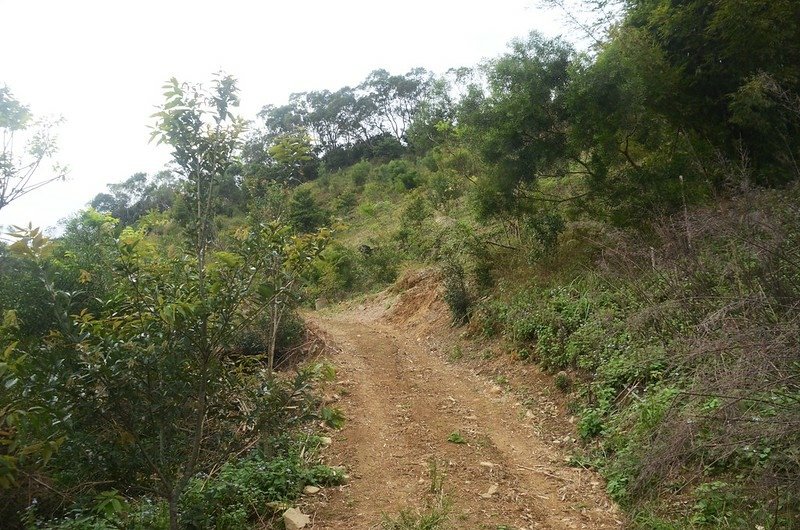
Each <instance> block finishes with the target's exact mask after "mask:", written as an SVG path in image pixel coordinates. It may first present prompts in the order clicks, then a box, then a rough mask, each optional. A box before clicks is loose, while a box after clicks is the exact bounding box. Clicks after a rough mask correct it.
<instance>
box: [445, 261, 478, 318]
mask: <svg viewBox="0 0 800 530" xmlns="http://www.w3.org/2000/svg"><path fill="white" fill-rule="evenodd" d="M442 275H443V277H444V300H445V302H447V306H448V307H449V308H450V313H451V314H452V316H453V325H455V326H462V325H464V324H466V323H467V322H469V313H470V306H471V300H470V296H469V292H468V291H467V286H466V284H465V283H464V268H463V267H462V266H461V264H460V263H458V262H457V261H454V260H450V261H447V262H445V264H444V265H443V266H442Z"/></svg>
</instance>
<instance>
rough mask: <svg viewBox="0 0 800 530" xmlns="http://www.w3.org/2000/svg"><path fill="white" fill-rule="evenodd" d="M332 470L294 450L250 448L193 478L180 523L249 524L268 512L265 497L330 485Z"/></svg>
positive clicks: (289, 496) (290, 497) (334, 478)
mask: <svg viewBox="0 0 800 530" xmlns="http://www.w3.org/2000/svg"><path fill="white" fill-rule="evenodd" d="M341 480H342V475H341V474H340V473H338V472H337V471H335V470H333V469H331V468H329V467H327V466H323V465H313V466H309V465H308V463H307V462H305V461H304V460H303V459H302V458H301V457H300V456H299V455H298V454H295V453H291V454H289V455H287V456H284V457H280V458H274V459H270V460H268V459H265V458H263V457H262V456H260V455H258V454H257V453H256V454H252V455H250V456H248V457H246V458H243V459H241V460H236V461H233V462H229V463H227V464H225V465H223V466H222V467H221V468H220V470H219V472H218V473H216V474H215V475H213V476H210V477H208V476H203V475H199V476H197V477H195V478H193V479H192V480H191V481H190V482H189V485H188V486H187V488H186V491H185V493H184V494H183V496H182V497H181V512H182V520H181V522H182V525H183V526H184V527H185V528H190V529H191V528H198V529H199V528H218V529H226V530H227V529H231V530H236V529H241V530H245V529H249V528H253V526H254V524H256V522H257V521H258V520H259V519H263V518H268V517H270V516H271V515H272V513H273V511H274V508H271V507H270V503H281V502H291V501H294V500H295V499H297V498H298V497H299V496H300V494H301V493H302V491H303V487H304V486H306V485H315V486H335V485H337V484H339V483H340V482H341Z"/></svg>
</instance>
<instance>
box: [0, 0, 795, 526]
mask: <svg viewBox="0 0 800 530" xmlns="http://www.w3.org/2000/svg"><path fill="white" fill-rule="evenodd" d="M550 3H551V4H554V5H556V6H562V7H563V6H564V3H563V2H550ZM582 4H583V7H584V8H586V9H588V10H589V12H590V13H592V14H594V16H595V17H596V19H595V20H596V21H597V24H596V25H583V26H582V28H583V30H586V31H587V32H588V33H589V34H590V40H591V41H592V42H594V44H593V45H592V47H591V48H590V49H589V51H578V50H576V49H575V48H574V47H573V46H571V45H570V44H568V43H567V42H566V41H564V40H561V39H554V40H548V39H545V38H543V37H542V36H540V35H538V34H536V33H532V34H531V35H530V36H529V37H528V38H527V39H523V40H518V41H514V42H513V43H511V45H510V47H509V50H508V52H507V53H505V54H504V55H502V56H500V57H497V58H494V59H491V60H488V61H486V62H485V63H484V64H481V65H479V66H476V67H474V68H455V69H453V70H450V71H449V72H447V73H445V74H443V75H434V74H433V73H431V72H427V71H425V70H423V69H414V70H412V71H410V72H408V73H406V74H403V75H398V74H392V73H389V72H387V71H385V70H377V71H375V72H372V73H371V74H370V75H369V76H367V78H366V79H364V80H363V82H362V83H360V84H359V85H357V86H355V87H343V88H341V89H339V90H336V91H329V90H319V91H309V92H305V93H300V94H294V95H292V96H291V98H290V99H289V101H288V102H286V103H285V104H283V105H267V106H265V107H264V108H263V110H262V111H261V113H260V114H259V117H258V119H257V120H256V122H255V123H250V124H246V123H245V122H243V121H242V120H240V119H238V118H236V117H235V116H234V115H233V110H234V109H235V104H236V103H237V101H238V93H237V91H236V85H235V81H234V80H233V79H232V78H229V77H225V76H221V77H219V78H217V79H216V80H215V81H214V83H213V88H212V89H211V90H205V89H203V88H202V87H198V86H195V85H187V84H182V83H179V82H177V81H172V82H170V83H169V84H168V85H167V86H166V87H165V98H166V102H165V104H164V106H163V109H162V110H161V112H160V113H159V114H158V115H157V117H156V123H155V125H154V129H153V131H154V139H155V140H156V141H162V142H165V143H167V144H168V145H169V146H171V147H172V148H173V150H174V165H173V166H172V167H171V168H170V169H169V170H168V171H165V172H163V173H160V174H158V175H154V176H148V175H144V174H137V175H134V176H132V177H131V178H130V179H128V180H127V181H125V182H123V183H120V184H113V185H110V186H109V187H108V191H107V192H106V193H103V194H100V195H98V196H97V197H96V198H95V199H94V201H92V204H91V208H89V209H87V210H84V211H82V212H79V213H77V214H76V215H75V216H74V217H73V218H71V219H70V220H68V221H67V223H66V225H65V227H64V234H63V236H61V237H59V238H57V239H56V240H48V239H47V238H45V237H44V236H43V235H42V234H41V233H40V232H39V231H38V230H37V229H35V228H19V229H17V230H16V231H15V233H14V237H15V238H16V242H14V243H11V244H8V245H5V246H3V247H2V248H1V249H0V253H1V254H0V255H1V256H2V261H0V268H2V275H0V282H1V284H0V306H1V307H2V308H3V309H4V311H5V312H4V318H3V325H2V328H0V340H2V345H3V348H2V351H3V352H4V353H3V359H2V362H0V383H1V384H2V388H3V389H4V390H3V393H2V394H0V396H1V397H0V412H1V413H2V415H1V416H0V487H2V488H3V490H2V496H3V499H4V500H8V502H5V503H3V508H2V512H1V513H0V520H4V521H12V523H11V524H12V525H13V526H17V527H43V528H248V527H253V526H258V525H261V526H265V525H268V524H270V520H271V517H272V515H273V513H278V512H279V510H280V508H281V507H284V505H283V504H281V503H285V502H289V501H291V500H293V499H295V498H297V496H298V495H299V494H300V492H301V491H302V488H303V486H304V485H306V484H319V485H328V484H334V483H336V482H337V481H338V480H341V478H340V477H338V475H337V471H336V470H331V469H329V468H325V467H324V466H322V467H321V466H320V465H319V464H320V460H319V455H318V451H317V450H318V448H319V444H318V443H317V442H316V441H315V440H318V438H317V437H316V436H315V433H314V428H315V426H317V425H319V423H318V421H317V422H312V420H324V419H326V418H328V419H330V418H335V419H337V422H338V420H340V419H341V418H338V417H337V415H336V413H335V411H331V410H329V409H325V408H323V407H322V405H321V404H320V402H319V400H318V398H317V397H316V395H317V394H316V393H315V392H314V389H315V387H316V386H317V385H318V382H319V381H320V380H321V379H324V377H325V376H330V369H328V368H326V367H324V366H319V365H306V364H303V363H300V365H299V366H297V367H296V368H297V369H296V370H294V369H292V370H290V369H288V368H287V367H288V366H289V365H291V364H292V363H291V362H290V361H291V359H293V358H294V357H296V356H293V354H294V353H295V352H296V351H297V347H298V346H299V345H301V344H302V343H303V342H304V340H303V336H304V329H303V324H302V322H301V321H300V320H299V318H298V317H297V316H296V311H295V309H296V308H297V307H298V306H299V305H302V304H307V305H309V306H310V305H312V304H313V302H314V301H315V300H325V301H339V300H345V299H348V298H351V297H354V296H358V295H361V294H363V293H368V292H374V291H377V290H380V289H382V288H385V287H386V286H388V285H390V284H391V283H392V282H393V281H394V280H395V279H396V278H397V277H398V275H399V273H400V272H401V271H402V270H403V269H405V268H410V267H416V266H421V265H425V266H430V265H435V266H436V267H438V268H439V269H440V271H441V278H442V289H443V297H444V300H445V301H446V302H447V304H448V306H449V307H450V309H451V310H452V317H453V318H452V325H454V326H463V327H464V330H465V332H466V333H467V335H468V336H470V337H473V338H476V339H478V338H480V339H484V338H485V339H493V340H500V341H503V343H504V344H505V345H507V349H508V351H509V352H512V353H513V355H514V356H515V357H516V358H517V359H519V360H523V361H525V362H531V363H537V364H539V365H540V366H541V367H542V368H543V369H544V370H545V371H548V372H550V373H552V374H553V375H554V385H555V386H556V387H557V388H558V389H559V390H561V391H563V392H565V393H567V394H568V395H569V398H570V400H571V405H570V406H571V408H572V410H573V412H574V413H575V414H576V416H577V417H578V418H579V420H578V422H577V426H576V428H577V434H578V435H579V437H580V439H581V440H582V444H581V448H580V450H579V451H578V452H576V453H575V454H574V455H573V457H572V460H573V463H574V465H579V466H584V467H588V468H593V469H597V470H599V471H600V473H602V474H603V475H604V476H605V478H606V479H607V488H608V492H609V494H610V495H611V496H612V497H613V498H614V499H615V500H616V501H618V502H619V504H620V505H621V506H622V507H623V508H624V509H625V510H626V511H628V512H629V514H630V519H631V521H633V524H634V525H635V526H638V527H640V528H704V527H706V528H795V527H799V526H800V496H798V492H799V491H800V482H798V480H799V479H798V477H800V354H799V352H798V344H800V327H799V326H800V324H798V322H800V320H798V316H799V315H798V311H800V305H799V302H800V252H799V251H798V249H800V210H799V209H798V204H800V188H798V184H797V181H798V179H799V178H800V164H799V163H798V160H800V44H798V43H800V26H798V24H797V21H798V20H800V4H798V3H797V2H793V1H790V0H778V1H773V2H761V1H757V0H720V1H716V2H708V1H701V0H694V1H689V0H687V1H682V2H671V3H664V2H653V1H639V0H626V1H622V2H617V3H614V5H613V7H614V9H613V10H611V11H609V12H605V11H603V9H609V6H610V4H609V3H608V2H598V3H596V4H595V3H592V2H583V3H582ZM3 94H6V93H5V92H3ZM4 97H7V96H4ZM8 97H10V96H8ZM7 107H8V108H11V107H10V106H7ZM5 108H6V107H3V109H5ZM3 111H4V112H5V110H3ZM4 119H5V118H4ZM6 123H11V122H10V121H9V120H6V121H4V122H3V123H2V125H3V126H4V127H5V126H6ZM9 174H10V175H14V174H15V173H9ZM4 178H9V177H4ZM1 207H2V204H0V208H1ZM459 357H460V354H459ZM337 422H334V423H337ZM455 434H458V433H454V435H455ZM459 437H460V435H459ZM432 473H433V472H432ZM432 480H434V482H436V478H435V476H434V478H432ZM440 482H441V481H440ZM445 501H446V496H444V494H443V493H442V487H441V483H440V484H439V486H436V491H433V490H432V492H431V506H429V507H428V508H429V509H428V510H427V511H422V512H420V513H416V512H413V511H405V512H403V513H401V514H399V515H397V516H396V517H394V516H391V515H387V517H386V520H385V521H384V527H385V528H437V527H440V526H441V525H442V524H444V522H445V520H446V518H447V509H446V508H447V505H446V504H447V503H446V502H445ZM271 510H272V511H271Z"/></svg>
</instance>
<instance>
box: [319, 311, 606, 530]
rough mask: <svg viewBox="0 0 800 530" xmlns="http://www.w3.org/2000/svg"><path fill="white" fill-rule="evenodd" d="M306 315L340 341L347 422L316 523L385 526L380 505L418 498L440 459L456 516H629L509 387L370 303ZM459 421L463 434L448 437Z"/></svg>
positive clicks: (496, 520)
mask: <svg viewBox="0 0 800 530" xmlns="http://www.w3.org/2000/svg"><path fill="white" fill-rule="evenodd" d="M309 318H310V320H311V321H312V323H313V324H315V325H316V326H317V327H318V328H319V329H320V330H321V331H322V332H323V333H324V334H325V335H327V337H328V340H329V341H331V342H332V343H333V344H334V345H335V346H336V348H337V349H338V352H337V353H336V354H334V355H333V356H332V357H331V360H332V361H333V363H334V364H335V365H336V366H337V370H338V375H337V379H338V380H339V383H338V386H337V389H336V391H337V392H338V393H339V394H340V399H339V400H338V403H337V406H338V407H340V408H341V409H342V410H343V412H344V413H345V415H346V417H347V423H346V425H345V427H344V428H343V429H342V430H341V431H339V432H337V433H334V434H333V435H332V438H333V444H332V446H331V447H330V449H329V450H328V457H329V458H328V459H329V461H331V463H332V464H339V463H341V464H345V465H346V466H347V468H348V470H349V473H350V476H351V480H350V481H349V483H348V484H347V485H345V486H343V487H341V488H338V489H329V490H325V491H324V496H323V497H318V498H317V499H316V500H314V501H312V505H311V506H309V507H308V509H311V510H313V511H314V512H315V513H314V525H313V528H314V529H318V530H321V529H331V530H334V529H335V530H346V529H365V530H366V529H370V528H380V522H381V515H382V514H383V513H387V514H393V515H394V514H396V513H397V512H398V511H399V510H400V509H402V508H408V507H411V508H414V509H415V508H419V507H422V506H423V505H424V503H425V501H426V499H428V500H430V497H431V495H430V487H431V479H430V471H429V467H430V463H431V462H432V461H436V462H437V465H438V467H439V468H440V469H441V470H442V471H443V473H444V475H445V479H444V491H445V493H446V494H447V497H448V498H449V499H450V500H451V502H452V507H451V510H450V521H451V526H450V528H456V529H470V530H471V529H493V530H497V529H512V528H513V529H515V530H522V529H530V528H554V529H560V528H619V527H621V526H622V524H621V522H620V519H621V517H620V515H619V512H618V511H617V509H616V507H615V506H614V505H613V504H612V503H610V502H609V501H608V499H607V498H606V497H605V495H604V494H603V484H602V482H601V480H600V479H599V478H598V477H597V476H596V475H595V474H593V473H590V472H588V471H585V470H582V469H575V468H570V467H567V466H565V465H564V457H565V455H564V454H562V453H561V452H560V451H558V450H557V448H554V447H552V446H551V445H550V444H547V443H546V442H545V441H543V439H542V438H541V436H540V435H537V434H536V431H537V429H535V428H534V427H535V423H536V421H535V418H532V417H531V414H528V415H527V417H526V411H525V409H524V408H522V407H521V406H520V404H519V403H515V402H514V398H513V396H511V395H507V394H505V393H504V392H501V391H499V389H498V387H496V386H493V385H492V384H491V382H489V381H486V380H485V379H484V378H482V377H481V376H477V375H475V374H474V373H473V372H472V371H471V370H470V369H469V368H467V367H466V366H461V365H453V364H449V363H447V362H446V361H445V360H443V359H442V358H440V357H439V356H438V355H437V354H435V353H433V352H432V351H431V348H430V345H429V344H426V343H424V342H423V341H420V340H419V339H415V337H414V336H413V334H411V333H408V332H403V331H401V330H399V329H397V327H396V326H392V325H390V324H388V323H386V322H381V321H378V319H377V318H376V316H375V313H374V312H369V311H364V310H363V308H362V310H361V311H358V310H351V311H349V312H345V313H332V314H327V315H321V314H319V313H315V314H313V315H311V316H310V317H309ZM454 432H458V433H460V434H461V436H462V437H463V438H464V440H466V443H461V444H457V443H452V442H450V441H448V437H449V436H450V435H451V434H452V433H454ZM309 501H311V499H309Z"/></svg>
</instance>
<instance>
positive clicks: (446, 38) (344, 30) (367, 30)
mask: <svg viewBox="0 0 800 530" xmlns="http://www.w3.org/2000/svg"><path fill="white" fill-rule="evenodd" d="M533 4H534V0H496V1H494V2H487V1H485V0H483V1H479V0H402V1H400V0H394V1H385V0H384V1H382V0H336V1H331V0H327V1H326V0H305V1H298V0H295V1H284V2H273V1H269V0H261V1H257V0H250V1H247V0H216V1H210V0H137V1H133V2H122V1H113V0H69V1H64V0H0V14H2V17H3V20H4V24H3V31H2V32H1V33H0V85H2V84H6V85H8V87H9V88H10V89H11V90H12V92H13V93H14V95H15V96H16V98H17V99H19V100H20V101H22V102H23V103H26V104H28V105H29V106H30V107H31V109H32V111H33V112H34V113H35V114H37V115H48V114H49V115H60V116H63V117H64V118H65V120H66V122H65V124H64V125H63V126H62V127H61V128H60V132H59V154H58V157H57V158H58V161H59V162H61V163H63V164H66V165H67V166H69V168H70V171H69V178H68V181H67V182H66V183H60V182H59V183H55V184H52V185H50V186H49V187H47V188H44V189H42V190H39V191H37V192H35V193H34V194H31V195H29V196H28V197H26V198H23V199H20V201H19V202H18V203H16V204H12V205H11V206H8V207H7V208H5V209H3V210H2V211H0V225H9V224H27V223H28V222H33V224H34V225H39V226H52V225H55V224H56V223H57V222H58V220H59V219H61V218H64V217H65V216H67V215H69V214H70V213H72V212H74V211H76V210H78V209H79V208H81V207H82V206H83V205H85V204H86V203H87V202H88V201H89V200H90V199H91V198H92V197H93V196H94V195H95V194H97V193H98V192H100V191H102V190H103V189H104V188H105V185H106V184H107V183H109V182H117V181H120V180H124V179H125V178H127V177H128V176H130V175H132V174H133V173H135V172H138V171H146V172H148V173H152V172H155V171H158V170H159V169H161V168H162V167H163V166H164V164H165V163H166V162H167V161H168V153H167V151H166V149H164V148H163V147H162V148H156V147H155V146H154V145H151V144H148V134H149V133H148V128H147V127H148V125H149V124H150V123H151V121H152V119H151V118H150V115H151V114H152V113H153V112H154V109H155V106H156V105H158V104H159V103H160V102H161V100H162V97H161V85H162V84H163V82H164V81H165V80H167V79H168V78H170V77H171V76H176V77H177V78H178V79H180V80H182V81H184V80H185V81H196V82H207V81H209V80H210V79H211V74H212V73H213V72H216V71H219V70H224V71H225V72H227V73H229V74H231V75H234V76H235V77H237V78H238V80H239V86H240V88H241V97H242V107H241V113H242V115H243V116H245V117H246V118H253V117H254V116H255V113H256V112H257V111H258V110H259V109H260V108H261V107H262V106H263V105H265V104H267V103H276V104H279V103H283V102H285V101H286V99H287V97H288V96H289V94H290V93H292V92H300V91H305V90H314V89H323V88H327V89H337V88H339V87H342V86H344V85H354V84H357V83H358V82H359V81H361V80H362V79H363V78H364V77H365V76H366V75H367V74H368V73H369V72H370V71H372V70H374V69H376V68H386V69H387V70H389V71H390V72H393V73H404V72H406V71H408V70H409V69H410V68H412V67H415V66H422V67H425V68H427V69H429V70H433V71H435V72H438V73H441V72H444V71H445V70H447V69H448V68H450V67H456V66H471V65H474V64H476V63H477V62H478V61H480V60H481V59H482V58H486V57H493V56H496V55H498V54H499V53H502V52H503V51H504V50H505V47H506V44H507V43H508V41H510V40H511V39H512V38H514V37H520V36H525V35H527V33H528V32H529V31H530V30H532V29H536V30H539V31H541V32H542V33H544V34H545V35H548V36H555V35H557V34H560V33H562V32H563V31H565V30H563V29H561V27H560V25H559V23H558V16H557V15H556V14H552V15H550V14H547V13H542V12H541V11H537V10H536V9H534V8H533V7H532V6H533Z"/></svg>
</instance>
